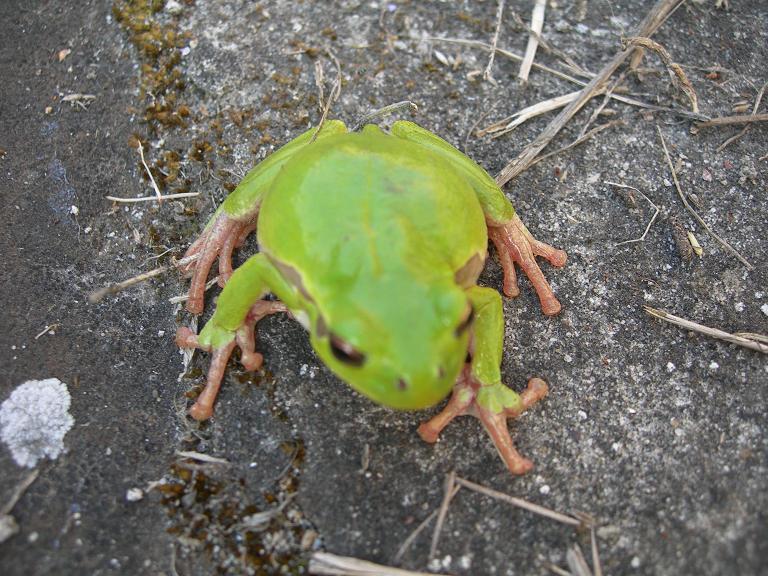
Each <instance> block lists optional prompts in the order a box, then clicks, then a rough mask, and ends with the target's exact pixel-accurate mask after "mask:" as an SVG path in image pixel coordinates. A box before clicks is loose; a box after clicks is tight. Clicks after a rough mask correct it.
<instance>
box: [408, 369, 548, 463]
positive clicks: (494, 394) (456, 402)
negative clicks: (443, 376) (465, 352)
mask: <svg viewBox="0 0 768 576" xmlns="http://www.w3.org/2000/svg"><path fill="white" fill-rule="evenodd" d="M547 391H548V388H547V384H546V382H544V380H541V379H540V378H531V379H530V380H529V381H528V387H527V388H526V389H525V391H524V392H523V393H522V394H520V395H518V394H516V393H515V392H513V391H512V390H510V389H509V388H507V387H506V386H504V385H503V384H497V385H495V386H485V387H484V386H481V384H480V382H478V381H477V380H476V379H474V378H473V377H472V373H471V367H470V365H469V364H467V365H466V366H465V367H464V370H463V371H462V373H461V374H460V376H459V379H458V381H457V382H456V386H455V387H454V389H453V394H452V396H451V399H450V400H449V401H448V404H447V405H446V406H445V408H444V409H443V410H442V411H441V412H440V413H439V414H438V415H437V416H435V417H433V418H432V419H431V420H429V421H427V422H424V423H423V424H421V426H419V436H421V438H422V439H423V440H424V441H426V442H429V443H434V442H436V441H437V437H438V436H439V435H440V432H441V431H442V430H443V428H445V427H446V426H447V425H448V424H449V423H450V422H451V420H453V419H454V418H456V417H457V416H462V415H465V414H467V415H471V416H475V417H477V418H479V419H480V421H481V422H482V423H483V427H484V428H485V430H486V432H488V435H489V436H490V437H491V440H493V443H494V445H495V446H496V450H497V451H498V452H499V456H501V459H502V460H503V461H504V463H505V464H506V465H507V468H509V471H510V472H511V473H512V474H525V473H526V472H528V471H529V470H530V469H531V468H533V463H532V462H531V461H530V460H528V459H527V458H524V457H523V456H521V455H520V453H519V452H518V451H517V449H516V448H515V445H514V444H513V442H512V438H511V437H510V435H509V429H508V428H507V418H514V417H516V416H519V415H520V414H522V413H523V412H525V411H526V410H527V409H528V408H530V407H531V406H533V405H534V404H536V402H538V401H539V400H541V399H542V398H544V396H546V395H547Z"/></svg>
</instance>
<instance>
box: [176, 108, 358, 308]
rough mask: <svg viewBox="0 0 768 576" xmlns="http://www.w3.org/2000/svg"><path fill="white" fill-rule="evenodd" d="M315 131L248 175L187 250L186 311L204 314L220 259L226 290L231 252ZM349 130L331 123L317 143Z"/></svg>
mask: <svg viewBox="0 0 768 576" xmlns="http://www.w3.org/2000/svg"><path fill="white" fill-rule="evenodd" d="M316 130H317V129H316V128H311V129H309V130H307V131H306V132H304V134H302V135H301V136H298V137H296V138H294V139H293V140H291V141H290V142H289V143H288V144H286V145H285V146H283V147H282V148H280V149H279V150H278V151H277V152H274V153H273V154H272V155H270V156H269V157H267V158H266V160H264V161H263V162H261V163H259V164H258V165H257V166H255V167H254V168H253V169H252V170H251V171H250V172H248V174H246V175H245V178H243V180H242V181H241V182H240V184H238V185H237V188H235V190H233V191H232V193H231V194H230V195H229V196H227V199H226V200H225V201H224V202H223V203H222V205H221V206H219V208H218V209H217V210H216V212H215V213H214V214H213V216H211V219H210V220H209V221H208V224H207V225H206V226H205V229H204V230H203V232H202V234H200V236H199V237H198V238H197V240H195V241H194V242H193V243H192V245H191V246H190V247H189V248H188V249H187V252H186V254H184V258H183V259H182V262H184V264H182V265H181V270H182V272H184V273H187V274H191V276H192V281H191V284H190V287H189V298H188V300H187V310H189V311H190V312H192V313H193V314H199V313H200V312H202V311H203V294H204V292H205V283H206V281H207V280H208V273H209V272H210V269H211V267H212V266H213V263H214V262H215V261H216V259H217V258H218V259H219V285H220V286H224V285H225V284H226V283H227V281H228V280H229V278H230V276H232V252H233V250H234V249H235V248H237V247H238V246H240V245H242V243H243V242H244V241H245V239H246V237H247V236H248V234H250V233H251V232H253V231H254V230H255V229H256V221H257V218H258V214H259V206H260V205H261V201H262V198H263V197H264V194H266V193H267V191H268V190H269V187H270V185H271V184H272V181H273V180H274V178H275V176H277V174H278V172H279V171H280V169H281V168H282V167H283V165H284V164H285V163H286V162H287V161H288V160H289V159H290V158H291V157H292V156H293V155H294V154H295V153H296V152H297V151H298V150H299V149H301V148H302V147H303V146H306V145H307V144H310V143H311V142H312V138H313V136H314V135H315V132H316ZM346 130H347V129H346V126H344V123H343V122H340V121H338V120H329V121H328V122H326V123H325V124H324V125H323V127H322V129H321V130H320V132H319V133H318V135H317V138H316V139H322V138H325V137H327V136H331V135H334V134H341V133H344V132H346ZM190 259H192V261H191V262H190Z"/></svg>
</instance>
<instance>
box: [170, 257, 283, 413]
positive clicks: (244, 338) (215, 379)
mask: <svg viewBox="0 0 768 576" xmlns="http://www.w3.org/2000/svg"><path fill="white" fill-rule="evenodd" d="M267 292H273V293H276V294H279V295H280V296H282V297H283V298H284V299H287V300H288V301H291V300H292V297H293V291H292V289H291V288H290V287H289V286H288V285H287V284H286V283H285V281H284V280H283V279H282V277H281V276H280V275H279V273H278V272H277V271H276V270H275V268H274V266H272V264H271V263H270V262H269V260H268V259H267V257H266V256H264V255H263V254H257V255H255V256H253V257H251V258H250V259H249V260H248V261H247V262H246V263H245V264H243V265H242V266H241V267H240V268H238V269H237V270H235V272H234V273H233V274H232V278H231V279H230V281H229V282H228V283H227V285H226V286H225V287H224V290H223V291H222V293H221V296H219V301H218V304H217V306H216V312H215V313H214V315H213V317H211V319H210V320H209V321H208V323H207V324H206V325H205V327H204V328H203V330H202V332H200V335H195V334H194V332H192V330H190V329H189V328H186V327H182V328H179V329H178V330H177V332H176V344H177V345H178V346H179V347H181V348H199V349H201V350H205V351H206V352H211V353H212V354H213V356H212V358H211V365H210V367H209V369H208V378H207V382H206V385H205V388H204V389H203V392H202V393H201V394H200V396H199V397H198V398H197V401H196V402H195V404H194V405H193V406H192V408H191V409H190V410H189V414H190V415H191V416H192V417H193V418H195V419H196V420H206V419H208V418H210V417H211V415H212V414H213V404H214V402H215V400H216V395H217V394H218V392H219V388H220V386H221V382H222V380H223V378H224V371H225V369H226V367H227V362H228V361H229V357H230V356H231V354H232V352H233V351H234V349H235V346H238V347H239V348H240V350H241V352H242V354H241V357H240V362H241V363H242V365H243V366H244V367H245V369H246V370H257V369H258V368H260V367H261V363H262V360H263V358H262V355H261V354H259V353H258V352H256V338H255V332H254V329H255V327H256V323H257V322H258V321H259V320H261V319H262V318H264V317H265V316H269V315H270V314H275V313H276V312H286V311H287V310H288V308H287V306H286V305H285V304H284V303H283V302H277V301H270V300H262V298H263V297H264V296H265V294H266V293H267Z"/></svg>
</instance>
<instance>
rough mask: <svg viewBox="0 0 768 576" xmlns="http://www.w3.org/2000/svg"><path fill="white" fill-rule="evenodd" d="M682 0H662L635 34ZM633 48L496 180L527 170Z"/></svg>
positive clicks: (654, 25) (653, 26) (650, 28)
mask: <svg viewBox="0 0 768 576" xmlns="http://www.w3.org/2000/svg"><path fill="white" fill-rule="evenodd" d="M680 2H681V0H660V1H659V2H657V3H656V5H655V6H654V7H653V8H652V9H651V11H650V12H649V13H648V14H647V15H646V17H645V18H644V19H643V21H642V22H641V23H640V25H639V26H638V29H637V33H636V34H634V36H644V37H650V36H651V35H652V34H653V33H654V32H655V31H656V30H657V29H658V28H659V26H661V25H662V24H663V23H664V21H665V20H666V19H667V17H668V16H669V14H670V13H671V12H672V10H674V9H675V8H676V7H677V6H678V5H679V4H680ZM631 52H632V51H631V50H624V49H622V50H621V52H619V53H618V54H616V55H615V56H614V57H613V58H612V59H611V61H610V62H609V63H608V64H607V65H606V66H605V67H604V68H603V69H602V70H601V71H600V72H599V73H598V74H597V75H596V76H595V77H594V78H593V79H592V80H591V81H590V82H589V84H587V85H586V86H585V87H584V89H583V90H582V91H581V92H580V93H579V96H578V97H577V98H576V99H575V100H573V101H572V102H571V103H570V104H568V106H566V107H565V109H564V110H563V111H562V112H560V114H558V116H557V117H556V118H555V119H554V120H552V122H550V124H549V125H548V126H547V127H546V128H545V129H544V131H543V132H542V133H541V134H540V135H539V136H538V137H537V138H536V140H534V141H533V142H532V143H531V144H530V145H528V146H527V147H526V148H525V149H524V150H523V151H522V152H521V153H520V155H518V156H517V158H515V159H514V160H512V161H510V162H509V163H508V164H507V165H506V166H505V167H504V169H502V171H501V172H500V173H499V174H498V175H497V176H496V182H497V183H498V184H499V186H503V185H504V184H506V183H507V182H509V181H510V180H512V179H513V178H515V177H517V176H519V175H520V174H521V173H522V172H524V171H525V170H526V169H527V168H528V167H529V166H530V165H531V163H532V162H533V160H534V159H535V158H536V156H537V155H538V154H539V152H541V151H542V150H543V149H544V148H545V147H546V146H547V145H548V144H549V143H550V142H551V140H552V139H553V138H554V137H555V136H556V135H557V134H558V133H559V132H560V130H561V129H562V128H563V126H565V124H566V123H567V122H568V121H569V120H570V119H571V118H572V117H573V116H574V115H575V114H576V113H577V112H578V111H579V110H581V108H582V107H583V106H584V105H585V104H586V103H587V102H588V101H589V100H590V99H591V98H592V97H593V96H594V95H595V94H597V93H598V92H599V90H600V89H601V88H602V86H603V84H604V83H605V82H606V80H608V78H609V77H610V76H611V75H612V74H613V73H614V72H615V71H616V69H617V68H618V67H619V66H620V65H621V64H622V63H623V62H624V60H625V59H626V58H628V57H629V55H630V54H631Z"/></svg>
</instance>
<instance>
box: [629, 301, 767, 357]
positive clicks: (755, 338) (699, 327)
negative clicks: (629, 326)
mask: <svg viewBox="0 0 768 576" xmlns="http://www.w3.org/2000/svg"><path fill="white" fill-rule="evenodd" d="M643 309H644V310H645V311H646V312H647V313H648V314H650V315H651V316H653V317H654V318H658V319H659V320H664V321H665V322H669V323H670V324H674V325H675V326H679V327H680V328H683V329H684V330H690V331H692V332H698V333H699V334H704V335H705V336H710V337H711V338H717V339H718V340H724V341H726V342H730V343H731V344H736V345H737V346H743V347H744V348H749V349H750V350H757V351H758V352H762V353H763V354H768V336H763V335H761V334H754V333H751V332H738V333H736V334H730V333H728V332H723V331H722V330H718V329H717V328H710V327H709V326H704V325H703V324H699V323H698V322H693V321H692V320H686V319H685V318H680V316H675V315H674V314H670V313H669V312H665V311H664V310H659V309H657V308H651V307H650V306H643Z"/></svg>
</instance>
